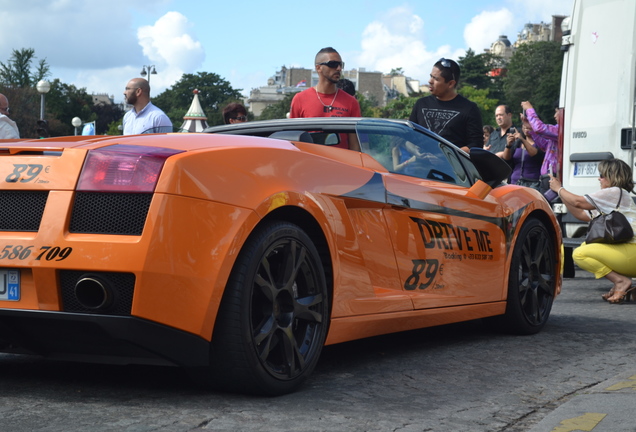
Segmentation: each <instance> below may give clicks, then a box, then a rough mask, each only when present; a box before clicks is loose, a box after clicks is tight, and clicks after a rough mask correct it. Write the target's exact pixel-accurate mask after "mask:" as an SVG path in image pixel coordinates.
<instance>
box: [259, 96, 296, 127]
mask: <svg viewBox="0 0 636 432" xmlns="http://www.w3.org/2000/svg"><path fill="white" fill-rule="evenodd" d="M295 95H296V93H289V94H286V95H285V97H284V98H283V100H281V101H279V102H276V103H275V104H272V105H269V106H267V107H265V109H264V110H263V112H262V113H261V115H260V116H259V117H258V119H259V120H273V119H284V118H286V117H287V113H288V112H289V111H290V109H291V101H292V99H293V98H294V96H295Z"/></svg>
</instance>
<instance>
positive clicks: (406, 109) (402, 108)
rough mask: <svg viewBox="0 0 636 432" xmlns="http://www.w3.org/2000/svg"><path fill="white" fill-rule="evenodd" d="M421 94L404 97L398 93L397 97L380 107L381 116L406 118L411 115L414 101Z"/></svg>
mask: <svg viewBox="0 0 636 432" xmlns="http://www.w3.org/2000/svg"><path fill="white" fill-rule="evenodd" d="M421 96H423V95H418V96H411V97H406V96H404V95H402V94H400V95H399V96H398V98H397V99H393V100H392V101H390V102H389V103H387V104H386V106H385V107H384V108H383V109H382V112H381V116H382V118H392V119H408V118H409V117H410V116H411V111H413V107H414V106H415V102H417V100H418V99H419V98H420V97H421Z"/></svg>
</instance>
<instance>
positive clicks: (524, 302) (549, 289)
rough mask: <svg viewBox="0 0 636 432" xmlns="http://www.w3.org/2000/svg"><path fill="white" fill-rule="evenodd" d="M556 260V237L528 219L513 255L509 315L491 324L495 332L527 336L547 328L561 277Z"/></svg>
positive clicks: (508, 304)
mask: <svg viewBox="0 0 636 432" xmlns="http://www.w3.org/2000/svg"><path fill="white" fill-rule="evenodd" d="M555 256H556V253H555V246H554V239H553V236H552V235H551V234H550V233H549V231H548V230H547V229H546V227H545V226H544V225H543V224H542V223H541V222H540V221H538V220H537V219H528V220H527V221H526V222H525V223H524V225H523V226H522V227H521V230H520V231H519V235H518V236H517V241H516V243H515V248H514V251H513V253H512V261H511V267H510V276H509V278H508V300H507V304H506V313H505V315H503V316H499V317H493V318H490V319H488V320H487V322H488V323H489V324H490V325H491V327H492V328H494V329H497V330H503V331H506V332H509V333H516V334H526V335H527V334H534V333H537V332H539V331H540V330H541V329H542V328H543V327H544V326H545V324H546V322H547V321H548V317H549V316H550V310H551V309H552V302H553V301H554V293H555V287H556V278H557V277H558V273H557V272H558V266H557V263H556V261H555Z"/></svg>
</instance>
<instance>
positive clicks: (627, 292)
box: [607, 286, 636, 304]
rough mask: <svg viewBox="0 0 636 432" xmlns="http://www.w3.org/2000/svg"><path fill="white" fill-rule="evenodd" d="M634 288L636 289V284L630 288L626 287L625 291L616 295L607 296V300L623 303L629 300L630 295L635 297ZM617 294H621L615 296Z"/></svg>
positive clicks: (613, 302)
mask: <svg viewBox="0 0 636 432" xmlns="http://www.w3.org/2000/svg"><path fill="white" fill-rule="evenodd" d="M634 290H636V286H631V287H629V288H628V289H626V290H625V291H624V292H620V293H614V295H612V296H611V297H608V298H607V301H608V302H610V303H612V304H621V303H624V302H626V301H629V299H630V297H631V298H635V297H634V294H636V292H634ZM615 296H619V297H618V298H614V297H615Z"/></svg>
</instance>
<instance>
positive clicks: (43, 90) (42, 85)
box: [35, 80, 51, 120]
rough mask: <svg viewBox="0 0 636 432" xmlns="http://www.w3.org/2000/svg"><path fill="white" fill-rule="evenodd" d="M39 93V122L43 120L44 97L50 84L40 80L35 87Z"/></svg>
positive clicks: (49, 88)
mask: <svg viewBox="0 0 636 432" xmlns="http://www.w3.org/2000/svg"><path fill="white" fill-rule="evenodd" d="M35 88H37V89H38V92H39V93H40V120H44V95H45V94H47V93H48V92H49V90H51V83H50V82H48V81H46V80H41V81H39V82H38V84H37V85H36V86H35Z"/></svg>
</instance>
